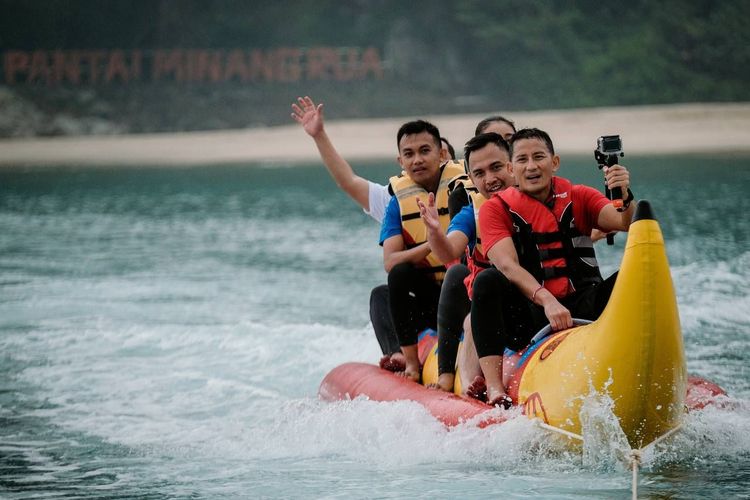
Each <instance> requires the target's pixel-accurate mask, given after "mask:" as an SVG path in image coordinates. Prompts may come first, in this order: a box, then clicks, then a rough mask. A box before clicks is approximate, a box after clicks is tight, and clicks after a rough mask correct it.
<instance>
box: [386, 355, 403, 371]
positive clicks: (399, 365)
mask: <svg viewBox="0 0 750 500" xmlns="http://www.w3.org/2000/svg"><path fill="white" fill-rule="evenodd" d="M379 365H380V368H382V369H383V370H388V371H389V372H403V371H404V370H406V361H404V355H403V354H401V353H400V352H396V353H393V354H386V355H385V356H383V357H382V358H380V363H379Z"/></svg>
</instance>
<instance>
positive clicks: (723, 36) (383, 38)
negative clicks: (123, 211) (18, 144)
mask: <svg viewBox="0 0 750 500" xmlns="http://www.w3.org/2000/svg"><path fill="white" fill-rule="evenodd" d="M0 12H2V15H0V50H2V51H3V52H4V53H6V52H8V51H35V50H42V51H44V50H46V51H53V50H126V51H127V50H130V51H136V50H143V51H148V50H169V49H177V50H186V51H187V50H193V49H197V50H210V49H216V50H232V49H239V50H246V51H250V50H266V51H270V50H276V49H279V48H282V47H294V48H298V50H301V51H302V52H303V53H304V51H305V50H306V48H309V47H320V46H324V47H340V48H342V50H343V49H345V48H347V47H355V48H356V47H375V48H376V49H377V50H378V51H379V53H378V55H379V57H380V58H382V64H383V78H382V79H376V80H375V81H366V82H360V81H357V82H350V81H343V82H342V81H335V79H332V81H329V82H314V83H310V82H304V81H294V82H289V83H286V84H284V83H283V82H282V83H281V84H280V83H279V82H274V84H272V85H271V84H263V83H262V82H261V83H257V84H253V85H247V84H246V82H245V83H244V84H243V82H236V81H235V82H234V83H232V82H229V83H227V84H226V85H225V86H224V87H222V88H220V89H218V90H207V89H205V88H196V86H194V85H193V86H187V87H186V86H184V85H182V86H181V85H177V84H175V83H166V84H164V85H163V86H162V87H161V88H154V87H153V85H152V86H150V87H149V86H148V84H144V88H140V89H137V90H133V89H123V88H120V87H114V88H112V87H105V88H94V89H92V91H93V92H95V93H96V94H97V96H98V98H99V99H101V100H104V101H106V102H108V103H109V104H110V106H111V107H112V109H114V110H116V111H115V112H113V114H116V115H118V116H121V117H125V119H127V116H128V114H127V113H125V114H123V113H122V110H121V109H120V107H121V106H120V103H123V102H125V101H127V102H129V103H130V104H128V106H127V109H128V110H130V111H129V112H130V113H136V111H135V110H134V108H133V106H132V99H133V97H132V96H133V95H134V94H137V95H138V97H139V98H143V99H158V100H163V99H166V100H167V102H169V101H170V100H174V101H175V103H176V104H177V103H179V101H180V100H188V99H189V100H190V102H193V103H196V106H197V108H198V111H199V112H197V113H196V119H198V118H199V117H204V118H205V116H206V115H205V112H206V111H209V112H210V109H209V106H208V105H207V104H205V106H204V105H203V104H202V102H203V101H206V99H203V101H201V99H202V97H201V96H204V97H205V96H209V97H210V98H209V99H208V101H211V100H213V101H214V103H215V100H216V99H217V97H216V95H215V94H216V92H220V93H221V94H222V95H224V96H226V98H227V99H228V100H230V101H232V102H233V103H234V104H233V105H228V106H225V107H224V108H225V109H226V111H227V112H235V113H236V112H237V111H243V110H247V111H248V112H251V113H252V117H251V120H250V121H252V122H253V123H257V124H272V123H277V122H281V121H282V120H284V119H285V118H281V117H280V116H283V115H279V116H277V114H276V112H275V111H274V109H275V107H276V106H278V105H280V104H281V103H284V102H288V101H289V97H290V96H296V95H297V94H300V93H307V92H318V93H319V94H320V93H322V95H321V97H323V98H327V99H328V101H329V102H330V101H333V102H334V103H335V104H336V106H335V109H336V110H337V112H338V113H339V114H340V116H341V117H346V116H358V117H359V116H384V115H394V114H412V113H438V112H443V113H451V112H467V111H471V112H474V111H479V110H482V109H484V110H489V109H492V110H500V109H506V110H520V109H542V108H558V109H559V108H572V107H588V106H615V105H632V104H654V103H670V102H699V101H747V100H750V85H748V83H750V30H748V29H746V28H745V26H744V24H745V19H747V18H749V17H750V2H747V1H745V0H727V1H716V0H692V1H689V0H662V1H661V2H651V1H647V0H632V1H631V2H628V3H627V4H622V3H619V2H599V1H593V0H572V1H569V2H561V1H557V0H535V1H533V2H529V1H523V0H497V1H489V2H488V1H486V0H485V1H479V0H459V1H455V0H454V1H450V0H434V1H426V0H416V1H412V2H401V1H398V0H349V1H346V2H341V1H336V0H317V1H316V2H309V1H306V0H258V1H254V2H236V1H232V0H213V1H202V0H107V1H106V2H102V1H100V0H0ZM295 50H297V49H295ZM5 83H6V84H7V82H5ZM19 91H20V92H21V93H22V94H23V95H25V96H26V97H28V98H30V99H37V100H44V99H53V98H54V94H55V92H54V90H51V89H49V88H48V86H45V85H37V86H36V87H34V86H33V85H32V86H31V87H30V88H24V89H22V90H19ZM50 95H53V97H50ZM208 101H206V102H208ZM353 101H354V102H353ZM200 108H203V109H200ZM213 108H215V111H213V113H214V114H216V113H219V114H220V113H222V111H221V109H219V108H222V107H221V106H218V107H217V106H213ZM331 108H332V109H334V107H333V106H332V107H331ZM183 109H184V107H183ZM152 118H153V120H159V118H158V117H156V116H155V115H154V117H152ZM215 118H216V119H214V120H213V121H212V123H214V127H221V126H238V125H239V126H242V125H243V124H242V123H238V122H233V121H232V118H231V116H229V115H227V116H224V117H221V116H218V115H217V116H216V117H215ZM134 119H135V118H134ZM136 121H137V120H136ZM209 121H210V120H209ZM142 122H143V123H142V124H141V125H140V126H135V129H138V130H142V129H144V128H148V126H147V125H145V124H146V123H147V122H148V120H142ZM246 122H247V119H245V123H244V124H245V125H247V124H248V123H246ZM134 123H135V122H134ZM191 123H192V122H191V121H190V119H187V121H186V120H185V119H184V118H183V120H182V124H181V125H175V124H169V123H161V124H152V128H157V129H158V128H165V127H166V128H167V129H169V128H185V127H187V128H201V126H200V125H199V124H197V123H196V124H191Z"/></svg>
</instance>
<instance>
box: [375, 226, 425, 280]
mask: <svg viewBox="0 0 750 500" xmlns="http://www.w3.org/2000/svg"><path fill="white" fill-rule="evenodd" d="M429 253H430V245H429V244H428V243H427V242H425V243H422V244H421V245H417V246H415V247H414V248H410V249H408V250H406V249H405V245H404V238H403V236H401V235H400V234H399V235H396V236H391V237H390V238H388V239H386V240H385V241H383V267H384V268H385V272H387V273H390V272H391V269H393V266H395V265H396V264H401V263H402V262H411V263H413V264H416V263H417V262H420V261H422V260H423V259H424V258H425V257H427V255H429Z"/></svg>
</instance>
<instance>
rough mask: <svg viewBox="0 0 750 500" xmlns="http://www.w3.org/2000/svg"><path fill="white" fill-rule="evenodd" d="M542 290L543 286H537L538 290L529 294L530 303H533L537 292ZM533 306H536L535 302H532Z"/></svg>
mask: <svg viewBox="0 0 750 500" xmlns="http://www.w3.org/2000/svg"><path fill="white" fill-rule="evenodd" d="M542 288H544V286H543V285H539V288H537V289H536V290H534V293H532V294H531V301H532V302H534V299H535V298H536V294H537V293H538V292H539V290H541V289H542ZM534 304H536V302H534Z"/></svg>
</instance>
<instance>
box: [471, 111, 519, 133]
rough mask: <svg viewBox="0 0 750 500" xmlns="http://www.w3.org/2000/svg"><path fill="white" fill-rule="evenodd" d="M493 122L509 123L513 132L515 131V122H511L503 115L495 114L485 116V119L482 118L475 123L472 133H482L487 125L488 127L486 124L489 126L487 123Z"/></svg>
mask: <svg viewBox="0 0 750 500" xmlns="http://www.w3.org/2000/svg"><path fill="white" fill-rule="evenodd" d="M494 122H503V123H507V124H508V125H510V128H512V129H513V132H515V131H516V124H515V123H513V122H512V121H510V120H508V119H507V118H505V117H504V116H500V115H495V116H488V117H487V118H485V119H484V120H482V121H481V122H479V123H477V128H476V130H475V131H474V135H479V134H483V133H484V131H485V130H487V127H488V126H489V125H490V124H491V123H494Z"/></svg>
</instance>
